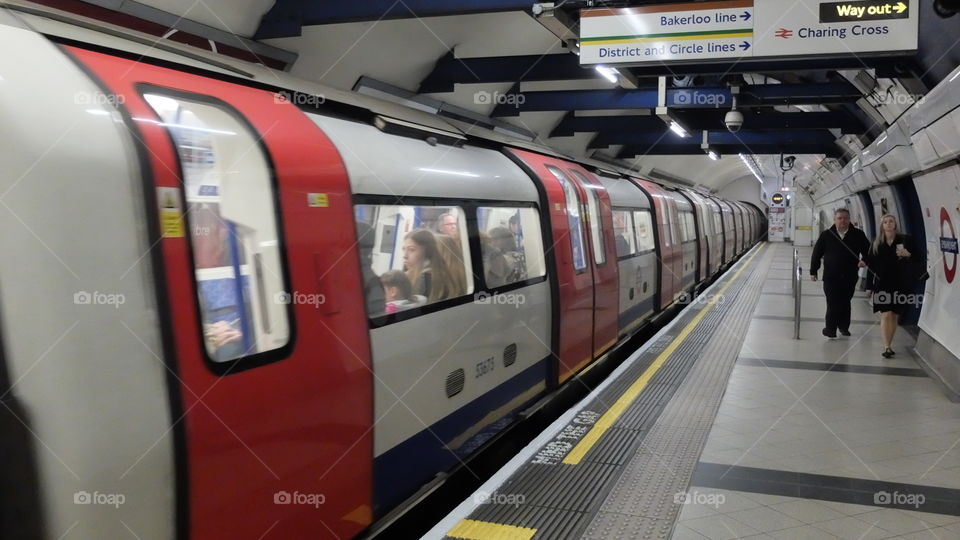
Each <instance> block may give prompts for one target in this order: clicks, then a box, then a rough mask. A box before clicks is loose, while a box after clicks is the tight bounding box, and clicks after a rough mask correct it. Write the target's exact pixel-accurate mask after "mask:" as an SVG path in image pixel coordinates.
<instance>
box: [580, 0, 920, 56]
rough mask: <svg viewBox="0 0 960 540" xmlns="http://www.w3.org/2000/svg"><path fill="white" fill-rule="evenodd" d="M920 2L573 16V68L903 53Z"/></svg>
mask: <svg viewBox="0 0 960 540" xmlns="http://www.w3.org/2000/svg"><path fill="white" fill-rule="evenodd" d="M919 1H920V0H902V1H900V0H897V1H894V2H883V1H877V0H869V1H852V2H833V1H830V2H827V1H822V0H790V1H774V0H764V1H762V2H761V1H759V0H756V1H755V0H722V1H713V2H710V1H708V2H691V3H683V4H662V5H645V6H638V7H631V8H605V9H585V10H582V11H581V12H580V64H581V65H598V64H619V65H638V66H640V65H650V64H656V65H664V66H669V65H670V64H678V63H705V62H733V61H738V60H763V59H770V60H773V59H779V58H808V57H820V56H824V57H849V56H858V55H870V54H909V53H911V52H914V51H916V49H917V42H918V37H917V36H918V32H919V14H918V11H919V6H918V5H917V3H918V2H919Z"/></svg>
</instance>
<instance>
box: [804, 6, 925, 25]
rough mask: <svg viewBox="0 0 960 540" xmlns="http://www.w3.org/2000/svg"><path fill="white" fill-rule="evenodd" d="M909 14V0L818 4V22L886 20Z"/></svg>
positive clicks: (906, 16) (904, 17) (900, 17)
mask: <svg viewBox="0 0 960 540" xmlns="http://www.w3.org/2000/svg"><path fill="white" fill-rule="evenodd" d="M909 16H910V2H909V0H907V1H904V2H882V1H880V2H878V1H861V2H828V3H824V4H820V22H822V23H838V22H851V21H887V20H891V19H906V18H908V17H909Z"/></svg>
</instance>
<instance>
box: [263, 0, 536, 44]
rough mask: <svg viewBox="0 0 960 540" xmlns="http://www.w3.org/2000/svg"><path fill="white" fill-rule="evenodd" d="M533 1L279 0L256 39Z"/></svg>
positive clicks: (521, 6) (510, 7)
mask: <svg viewBox="0 0 960 540" xmlns="http://www.w3.org/2000/svg"><path fill="white" fill-rule="evenodd" d="M533 4H534V0H403V1H398V0H362V1H353V2H344V1H331V0H327V1H318V0H314V1H312V2H306V1H304V0H276V2H275V3H274V4H273V7H272V8H270V11H267V13H266V14H265V15H264V16H263V18H261V19H260V26H259V28H257V33H256V35H255V36H254V39H267V38H280V37H292V36H299V35H300V34H301V31H302V29H303V27H304V26H315V25H322V24H340V23H348V22H361V21H381V20H387V19H409V18H421V17H439V16H445V15H468V14H471V13H489V12H496V11H529V10H530V9H531V8H532V7H533Z"/></svg>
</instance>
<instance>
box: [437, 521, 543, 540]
mask: <svg viewBox="0 0 960 540" xmlns="http://www.w3.org/2000/svg"><path fill="white" fill-rule="evenodd" d="M535 534H537V530H536V529H530V528H527V527H516V526H514V525H501V524H499V523H489V522H486V521H477V520H474V519H463V520H460V523H457V526H456V527H454V528H452V529H450V531H449V532H447V536H452V537H454V538H466V539H467V540H530V539H531V538H533V535H535Z"/></svg>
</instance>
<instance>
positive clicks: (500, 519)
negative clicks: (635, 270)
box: [468, 247, 771, 539]
mask: <svg viewBox="0 0 960 540" xmlns="http://www.w3.org/2000/svg"><path fill="white" fill-rule="evenodd" d="M760 249H766V248H762V247H761V248H760ZM770 251H771V250H769V249H766V252H765V253H763V254H762V257H761V254H758V257H761V259H760V260H761V261H764V262H762V263H760V264H759V265H758V266H759V267H763V268H764V272H763V274H764V275H765V274H766V271H765V268H766V266H767V265H768V264H769V260H768V259H769V257H767V255H769V252H770ZM751 264H754V265H756V264H757V263H755V262H753V261H751ZM757 273H758V270H757V267H756V266H755V267H754V268H750V267H747V268H744V269H743V273H742V275H739V276H738V277H737V279H736V281H735V282H733V283H730V285H729V287H727V289H726V291H725V292H724V295H725V298H726V300H725V301H724V302H721V303H717V304H715V305H713V307H712V309H711V310H710V311H709V312H708V313H706V315H705V316H703V317H702V318H701V320H700V321H699V323H698V324H697V325H696V327H695V328H693V329H692V330H691V331H690V332H689V333H688V334H687V336H686V337H685V339H684V340H683V342H682V343H680V344H679V345H678V346H677V347H676V349H675V350H674V351H673V353H672V354H671V355H670V356H669V358H667V359H666V362H665V363H664V364H663V366H662V367H661V368H660V369H659V370H658V371H657V372H656V373H655V374H654V375H653V377H652V378H651V379H650V381H649V383H648V385H647V386H646V387H645V388H644V389H643V391H642V392H641V393H640V394H639V395H638V396H637V397H636V399H634V400H633V401H632V402H631V403H630V404H629V406H628V407H627V408H626V409H625V410H624V412H623V414H621V415H620V416H619V417H618V418H616V420H615V421H614V422H613V424H612V425H611V426H610V427H609V428H608V429H607V430H606V431H604V432H603V434H602V436H601V437H600V438H599V439H598V440H597V441H596V443H595V444H594V445H593V446H592V447H590V448H589V450H587V452H586V453H585V454H584V455H583V458H582V459H581V460H580V462H579V463H578V464H575V465H573V464H565V463H563V462H562V460H563V459H564V457H566V456H567V454H568V453H569V452H570V451H571V450H572V449H573V448H574V447H575V446H576V445H577V443H578V442H579V441H580V440H581V439H582V438H583V436H584V435H586V434H587V433H588V432H589V431H590V429H591V428H592V427H593V425H594V423H595V422H596V420H597V419H599V418H600V417H601V415H603V414H604V413H605V412H606V411H607V410H608V409H609V408H610V407H611V406H613V405H614V404H615V403H616V402H617V400H618V399H619V398H620V397H621V396H622V395H623V394H624V392H625V391H627V389H628V388H630V387H631V385H633V384H634V383H635V382H636V381H637V380H638V379H639V378H640V377H641V376H642V375H643V373H644V372H646V371H647V370H648V368H649V367H650V366H651V365H652V363H653V362H654V361H655V360H656V358H657V357H658V356H659V355H660V354H661V353H662V352H663V351H664V350H666V349H667V347H669V346H670V344H671V343H672V342H673V341H674V339H675V338H676V337H677V335H678V334H679V333H680V332H681V331H682V330H680V329H682V328H685V327H686V326H687V325H688V324H689V323H690V322H691V321H692V320H693V319H694V318H695V317H697V316H698V314H699V313H701V312H702V310H703V309H705V308H707V307H708V304H706V303H704V304H700V305H699V306H695V308H694V309H691V310H690V311H688V312H687V313H685V314H684V315H683V316H682V317H681V319H680V321H678V323H677V324H676V325H675V327H674V330H673V331H671V332H669V333H667V334H664V335H662V336H660V337H659V338H658V339H657V340H656V342H654V343H653V344H651V346H650V347H648V349H647V350H646V351H644V353H643V355H642V357H641V358H639V359H638V360H637V361H636V362H634V364H633V365H631V366H630V368H629V369H627V370H626V371H625V372H624V373H623V374H622V375H621V376H620V377H619V379H618V380H617V381H615V382H614V383H613V384H611V385H610V386H608V387H607V388H605V389H604V391H603V392H601V393H600V395H599V396H597V397H596V398H595V399H594V400H593V401H591V402H590V403H589V404H588V405H587V406H586V407H585V408H584V409H583V410H581V411H580V413H578V414H577V416H576V417H575V418H574V420H573V421H572V422H571V423H570V424H568V425H567V426H566V427H564V428H563V430H562V431H561V432H560V433H559V434H558V435H556V436H555V437H554V438H553V439H552V440H551V441H549V442H548V443H547V444H546V445H544V446H543V447H542V448H541V449H540V450H539V451H538V452H537V454H535V456H534V457H533V458H532V459H531V460H530V461H528V462H527V463H525V464H523V465H522V466H521V467H520V468H519V469H518V470H517V471H516V472H515V473H514V474H513V475H512V476H511V477H510V478H509V479H508V480H507V481H506V482H504V483H503V484H502V485H501V486H500V487H499V488H498V490H497V492H496V493H494V494H491V497H490V500H489V502H487V503H484V504H480V505H479V506H478V507H477V508H476V509H475V510H474V511H473V512H472V513H471V514H470V516H469V517H468V519H469V520H474V521H477V522H483V523H489V524H493V525H511V526H516V527H525V528H530V529H536V531H537V532H536V533H535V534H534V536H533V538H551V539H552V538H579V537H581V536H582V535H584V534H585V533H586V535H587V537H589V538H616V537H623V538H659V537H665V536H666V535H669V533H670V530H671V529H672V527H673V522H674V520H675V519H676V514H677V512H676V508H674V507H675V506H676V505H674V503H673V494H674V493H675V492H677V491H678V490H683V489H686V486H687V484H688V482H689V479H690V476H691V474H692V472H693V467H694V466H695V465H696V462H697V459H698V458H699V456H700V451H701V450H702V441H705V440H706V435H707V432H708V431H709V428H710V425H711V424H712V422H713V417H714V416H715V414H716V408H715V407H714V409H713V410H712V414H709V415H708V414H706V413H705V411H703V410H701V408H700V407H706V405H707V404H704V405H701V406H685V407H683V408H682V409H681V410H680V412H681V413H684V414H689V415H690V417H689V419H691V420H693V422H692V424H693V426H692V427H685V424H683V423H682V422H681V423H680V424H676V425H673V424H664V420H666V419H667V418H666V416H667V415H674V416H675V415H677V414H678V410H677V406H676V405H675V403H676V402H677V401H683V400H678V399H676V397H678V392H681V393H682V392H683V391H684V390H683V389H685V388H687V387H688V386H689V381H686V379H689V378H690V374H691V373H692V372H699V371H703V370H702V369H699V366H701V365H705V364H708V365H711V366H712V365H713V364H714V363H718V362H717V361H716V359H714V356H716V355H717V354H718V353H721V352H725V351H723V350H721V351H713V352H711V351H710V349H713V348H715V347H712V346H711V345H712V340H715V338H716V337H717V336H720V337H723V336H722V334H725V333H727V332H724V331H718V329H720V328H723V327H728V326H730V324H731V321H730V319H731V318H732V317H733V312H734V311H735V308H736V307H738V306H739V305H740V304H744V303H745V302H746V303H749V305H748V306H746V308H744V309H743V310H737V311H745V312H746V313H747V315H748V316H747V321H749V314H750V313H751V312H752V311H753V307H754V304H755V302H756V300H757V298H758V297H759V289H760V287H756V286H755V285H749V286H748V284H749V283H750V282H751V281H753V280H752V279H751V278H752V277H753V276H754V275H756V274H757ZM731 279H733V278H732V277H728V276H725V277H724V280H725V282H727V283H729V280H731ZM747 290H749V291H750V293H749V294H746V295H744V294H742V293H743V291H747ZM741 297H743V298H741ZM751 299H752V300H751ZM738 320H739V317H738ZM744 332H745V328H744V330H743V331H741V332H739V334H740V335H742V334H743V333H744ZM729 347H730V346H729V345H728V346H727V348H729ZM738 353H739V347H737V350H735V351H733V353H732V355H731V356H732V360H731V362H730V366H731V367H732V365H733V361H735V360H736V357H737V355H738ZM726 374H727V376H728V375H729V370H728V371H727V372H726ZM722 375H723V374H722V373H713V372H711V373H710V374H708V376H710V377H718V376H722ZM726 380H727V379H726V377H724V378H723V380H722V381H713V388H712V389H710V390H707V389H705V390H706V393H707V396H709V397H710V398H714V399H715V400H716V404H717V406H719V398H720V396H722V393H723V389H724V388H725V387H726ZM711 390H712V391H711ZM685 404H686V402H684V403H683V405H685ZM707 409H709V407H707ZM708 416H709V419H708ZM671 418H672V417H671ZM671 422H674V423H675V422H676V420H675V419H674V420H671ZM664 428H666V429H667V432H664ZM671 434H672V435H671ZM652 435H657V437H654V438H651V436H652ZM689 440H700V441H701V445H700V446H697V447H694V446H691V445H690V444H688V443H686V442H684V441H689ZM694 448H695V451H694ZM628 459H629V460H630V462H629V463H628V462H627V460H628ZM644 473H649V474H650V475H652V476H653V478H650V479H649V480H648V482H650V483H647V484H646V486H645V487H643V486H639V485H635V484H634V483H633V482H632V481H631V482H627V483H626V484H624V478H628V477H629V478H636V477H638V475H642V474H644ZM618 478H619V480H618ZM666 485H676V486H677V488H676V489H674V490H672V491H668V492H667V495H664V494H663V493H662V492H661V491H662V490H661V489H660V486H666ZM635 488H638V489H635ZM635 490H636V491H639V492H641V493H640V494H642V495H643V498H637V497H635V495H636V494H635V493H633V491H635ZM618 494H619V495H618ZM631 497H633V498H631ZM664 497H667V499H666V500H664ZM588 525H589V527H588ZM598 527H599V528H598ZM601 529H603V530H601ZM614 531H621V532H614Z"/></svg>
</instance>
